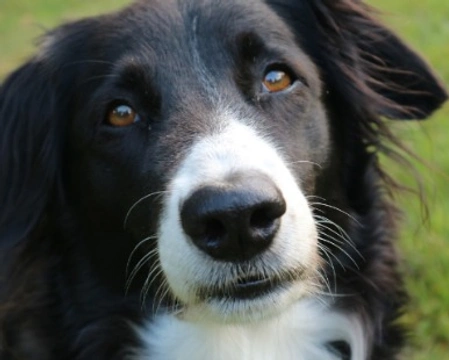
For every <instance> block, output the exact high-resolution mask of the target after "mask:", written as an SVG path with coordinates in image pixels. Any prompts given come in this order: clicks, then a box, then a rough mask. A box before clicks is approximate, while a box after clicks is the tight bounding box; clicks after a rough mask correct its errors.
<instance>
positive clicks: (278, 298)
mask: <svg viewBox="0 0 449 360" xmlns="http://www.w3.org/2000/svg"><path fill="white" fill-rule="evenodd" d="M445 99H446V94H445V92H444V90H443V89H442V88H441V86H440V85H439V83H438V82H437V81H436V80H435V78H434V77H433V75H432V74H431V73H430V70H429V69H428V67H427V66H426V65H425V63H424V62H423V61H422V60H421V59H420V58H419V57H418V56H417V55H416V54H415V53H414V52H412V51H411V50H410V49H409V48H408V47H407V46H405V45H404V44H403V43H402V42H401V41H400V40H398V38H397V37H396V36H395V35H393V34H392V33H391V32H389V31H388V30H387V29H385V28H384V27H382V26H380V25H379V24H378V23H377V22H376V21H374V20H373V19H372V18H371V17H370V15H369V11H368V10H367V9H366V8H365V7H364V6H363V5H362V4H360V2H359V1H355V0H353V1H350V0H332V1H325V0H320V1H315V0H314V1H311V0H296V1H293V0H280V1H261V0H251V1H247V0H245V1H237V0H227V1H218V0H202V1H197V0H189V1H182V2H181V1H174V0H173V1H172V0H170V1H165V0H164V1H156V0H154V1H153V0H152V1H141V2H139V3H136V4H134V5H132V6H131V7H129V8H127V9H125V10H123V11H121V12H119V13H116V14H112V15H107V16H102V17H96V18H91V19H87V20H83V21H80V22H74V23H71V24H68V25H65V26H62V27H60V28H58V29H56V30H55V31H53V32H51V33H50V34H48V35H47V36H46V37H45V39H44V41H43V44H42V49H41V51H40V53H39V54H38V55H37V56H36V57H34V58H33V59H31V60H30V61H29V62H28V63H27V64H25V65H24V66H23V67H21V68H20V69H18V70H17V71H16V72H14V73H13V74H12V75H11V76H10V77H9V78H8V79H7V80H6V81H5V83H4V84H3V85H2V87H1V90H0V154H1V159H0V241H1V245H2V246H12V245H14V246H18V245H19V244H20V243H23V242H25V241H26V240H27V239H30V238H32V237H40V238H41V239H42V241H45V239H47V238H48V237H49V236H55V237H57V238H58V239H60V240H61V241H67V242H71V243H76V244H77V245H76V246H79V248H80V249H82V250H80V251H81V252H83V251H84V252H85V253H86V254H89V261H90V263H91V266H92V267H93V268H94V269H95V271H96V272H97V275H98V277H99V278H100V279H103V280H104V282H105V284H107V286H111V287H112V288H115V287H118V288H123V287H125V286H126V284H125V283H126V280H125V278H124V275H123V274H124V272H125V269H126V267H127V265H128V268H129V273H130V274H129V275H130V277H129V281H128V284H127V286H128V287H129V289H130V291H131V292H132V291H134V290H136V289H139V290H141V289H142V288H143V289H144V293H145V294H147V295H148V298H151V299H153V300H154V301H156V302H158V301H161V299H172V300H175V301H176V303H177V304H178V305H180V306H181V308H182V309H184V310H187V311H186V312H187V314H188V315H190V316H205V315H204V314H208V316H210V317H214V318H220V319H224V318H227V319H236V318H241V316H243V314H246V315H245V317H247V316H248V314H253V315H255V314H259V315H260V316H267V315H269V314H272V313H276V312H279V311H281V310H282V309H283V308H285V307H287V306H289V305H290V304H291V303H292V302H293V301H296V300H297V299H299V298H301V297H303V296H305V295H306V294H308V293H310V292H313V291H314V290H315V289H316V288H317V286H318V284H319V283H320V282H321V281H320V277H322V276H323V273H324V272H325V269H326V266H328V265H326V262H325V261H324V260H323V258H324V259H326V257H323V256H324V255H325V253H326V251H327V250H326V249H327V247H329V248H331V250H330V251H335V252H336V253H338V252H340V254H341V252H343V254H344V253H347V252H352V251H353V250H351V249H352V247H354V245H352V247H348V248H347V249H346V250H345V247H344V246H343V245H342V244H340V245H339V242H343V243H345V242H346V239H345V236H344V232H345V231H348V229H350V224H351V222H352V220H351V218H350V217H346V216H345V215H343V216H338V215H336V213H337V212H335V214H334V215H335V217H334V218H332V216H330V215H328V216H324V215H322V214H321V213H319V212H317V211H316V210H315V211H314V204H315V205H316V207H319V206H320V205H319V204H318V203H321V208H322V210H323V211H325V210H326V209H328V208H339V209H341V211H343V212H346V213H349V214H352V215H354V216H357V215H361V214H363V213H364V212H366V211H369V209H370V207H371V206H372V205H373V202H374V201H375V199H372V197H373V196H372V194H371V197H370V198H369V197H368V196H367V195H366V190H369V189H367V186H370V185H369V184H368V182H367V176H368V175H367V174H371V173H373V172H375V169H376V167H375V164H374V161H373V159H374V156H375V154H374V153H373V146H374V147H376V146H377V145H378V142H379V139H380V138H381V137H382V135H385V133H383V132H384V131H386V130H385V129H386V128H385V123H384V122H383V121H381V120H380V117H382V116H384V117H390V118H397V119H408V118H410V119H412V118H425V117H426V116H428V115H429V114H430V113H431V112H432V111H433V110H435V109H436V108H438V107H439V106H440V104H441V103H442V102H443V101H444V100H445ZM374 152H375V151H374ZM374 183H377V180H375V181H374ZM331 223H336V224H334V225H330V224H331ZM49 227H51V228H52V229H53V233H52V235H49V233H48V230H46V229H48V228H49ZM326 229H327V230H326ZM326 231H327V233H326ZM336 236H339V239H335V237H336ZM327 242H330V244H327ZM346 245H348V244H346ZM346 245H345V246H346ZM332 255H334V256H336V257H337V258H338V254H337V255H335V254H332ZM348 258H352V260H354V257H351V256H350V254H348ZM328 261H329V262H333V261H334V260H333V258H332V257H330V258H329V260H328ZM342 261H344V260H342ZM355 261H357V260H355ZM323 269H324V270H323ZM321 270H323V271H321Z"/></svg>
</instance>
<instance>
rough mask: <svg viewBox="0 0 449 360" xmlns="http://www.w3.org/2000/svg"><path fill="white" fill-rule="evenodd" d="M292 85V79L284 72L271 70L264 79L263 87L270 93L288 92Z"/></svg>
mask: <svg viewBox="0 0 449 360" xmlns="http://www.w3.org/2000/svg"><path fill="white" fill-rule="evenodd" d="M292 84H293V79H292V77H291V76H290V75H289V74H288V73H287V72H285V71H283V70H270V71H268V72H267V73H266V74H265V77H264V79H263V87H264V89H265V90H266V91H268V92H279V91H282V90H286V89H287V88H289V87H290V86H291V85H292Z"/></svg>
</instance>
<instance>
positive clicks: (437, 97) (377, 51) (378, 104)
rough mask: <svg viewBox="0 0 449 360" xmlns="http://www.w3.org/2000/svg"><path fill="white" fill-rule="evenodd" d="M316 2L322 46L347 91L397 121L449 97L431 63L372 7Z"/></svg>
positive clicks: (342, 0) (352, 1)
mask: <svg viewBox="0 0 449 360" xmlns="http://www.w3.org/2000/svg"><path fill="white" fill-rule="evenodd" d="M310 3H311V5H310V6H312V8H313V9H314V10H313V11H314V12H315V16H316V18H317V20H318V24H319V28H320V29H319V31H320V32H321V34H322V35H323V36H324V37H325V41H324V42H322V43H324V44H326V45H325V47H326V48H325V49H322V50H324V51H325V53H324V55H325V56H326V57H327V58H328V59H329V61H332V62H333V67H335V68H338V70H339V71H340V73H341V78H339V81H340V82H341V83H340V84H336V86H340V87H346V89H342V90H343V91H349V92H350V93H351V92H354V91H355V92H358V95H362V96H363V97H364V98H365V101H366V102H367V103H369V105H370V106H371V109H373V111H374V112H375V113H377V114H379V115H383V116H386V117H389V118H396V119H423V118H426V117H427V116H429V115H430V114H431V113H432V112H433V111H434V110H436V109H437V108H438V107H440V106H441V104H442V103H443V102H444V101H445V100H446V99H447V93H446V91H445V90H444V89H443V86H442V84H441V83H440V82H439V81H438V80H437V79H436V77H435V76H434V75H433V74H432V71H431V70H430V69H429V67H428V65H427V64H426V63H425V62H424V61H423V60H422V59H421V58H420V57H419V56H418V55H417V54H416V53H415V52H414V51H413V50H411V49H410V48H409V47H408V46H407V45H405V44H404V43H403V42H402V41H401V40H400V39H399V38H398V37H397V36H396V35H394V34H393V33H392V32H391V31H390V30H388V29H387V28H385V27H384V26H382V25H381V24H380V23H379V22H377V21H376V20H375V19H374V18H373V17H372V16H371V13H372V10H371V9H370V8H369V7H368V6H366V5H363V4H362V3H361V2H360V1H358V0H313V1H310ZM350 87H352V88H350ZM354 98H360V96H357V97H354ZM366 105H367V104H366Z"/></svg>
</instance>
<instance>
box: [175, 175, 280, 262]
mask: <svg viewBox="0 0 449 360" xmlns="http://www.w3.org/2000/svg"><path fill="white" fill-rule="evenodd" d="M285 210H286V203H285V200H284V198H283V197H282V194H281V192H280V190H279V189H278V188H277V187H276V185H275V184H274V183H273V181H272V180H271V179H270V178H268V177H267V176H266V175H263V174H249V175H248V174H238V175H234V176H232V178H230V179H228V180H227V181H226V182H223V183H219V184H214V185H207V186H203V187H201V188H199V189H198V190H196V191H195V192H194V193H193V194H192V195H191V196H190V197H189V198H187V199H186V201H185V202H184V204H183V206H182V208H181V222H182V227H183V229H184V231H185V233H186V234H187V235H189V236H190V238H191V239H192V241H193V243H194V244H195V245H196V246H197V247H198V248H199V249H201V250H202V251H204V252H205V253H206V254H208V255H210V256H211V257H213V258H215V259H217V260H222V261H243V260H248V259H250V258H252V257H254V256H255V255H257V254H259V253H261V252H263V251H264V250H265V249H267V248H268V247H269V246H270V244H271V242H272V240H273V238H274V236H275V235H276V233H277V231H278V229H279V225H280V218H281V216H282V215H283V214H284V213H285Z"/></svg>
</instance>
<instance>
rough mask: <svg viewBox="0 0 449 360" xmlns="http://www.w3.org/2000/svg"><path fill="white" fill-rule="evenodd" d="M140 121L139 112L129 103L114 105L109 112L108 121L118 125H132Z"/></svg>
mask: <svg viewBox="0 0 449 360" xmlns="http://www.w3.org/2000/svg"><path fill="white" fill-rule="evenodd" d="M138 121H140V116H139V114H137V112H136V111H135V110H134V109H133V108H132V107H131V106H129V105H127V104H117V105H114V106H113V107H112V108H111V109H110V110H109V112H108V115H107V118H106V122H107V123H108V124H109V125H112V126H116V127H124V126H129V125H132V124H134V123H136V122H138Z"/></svg>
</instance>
